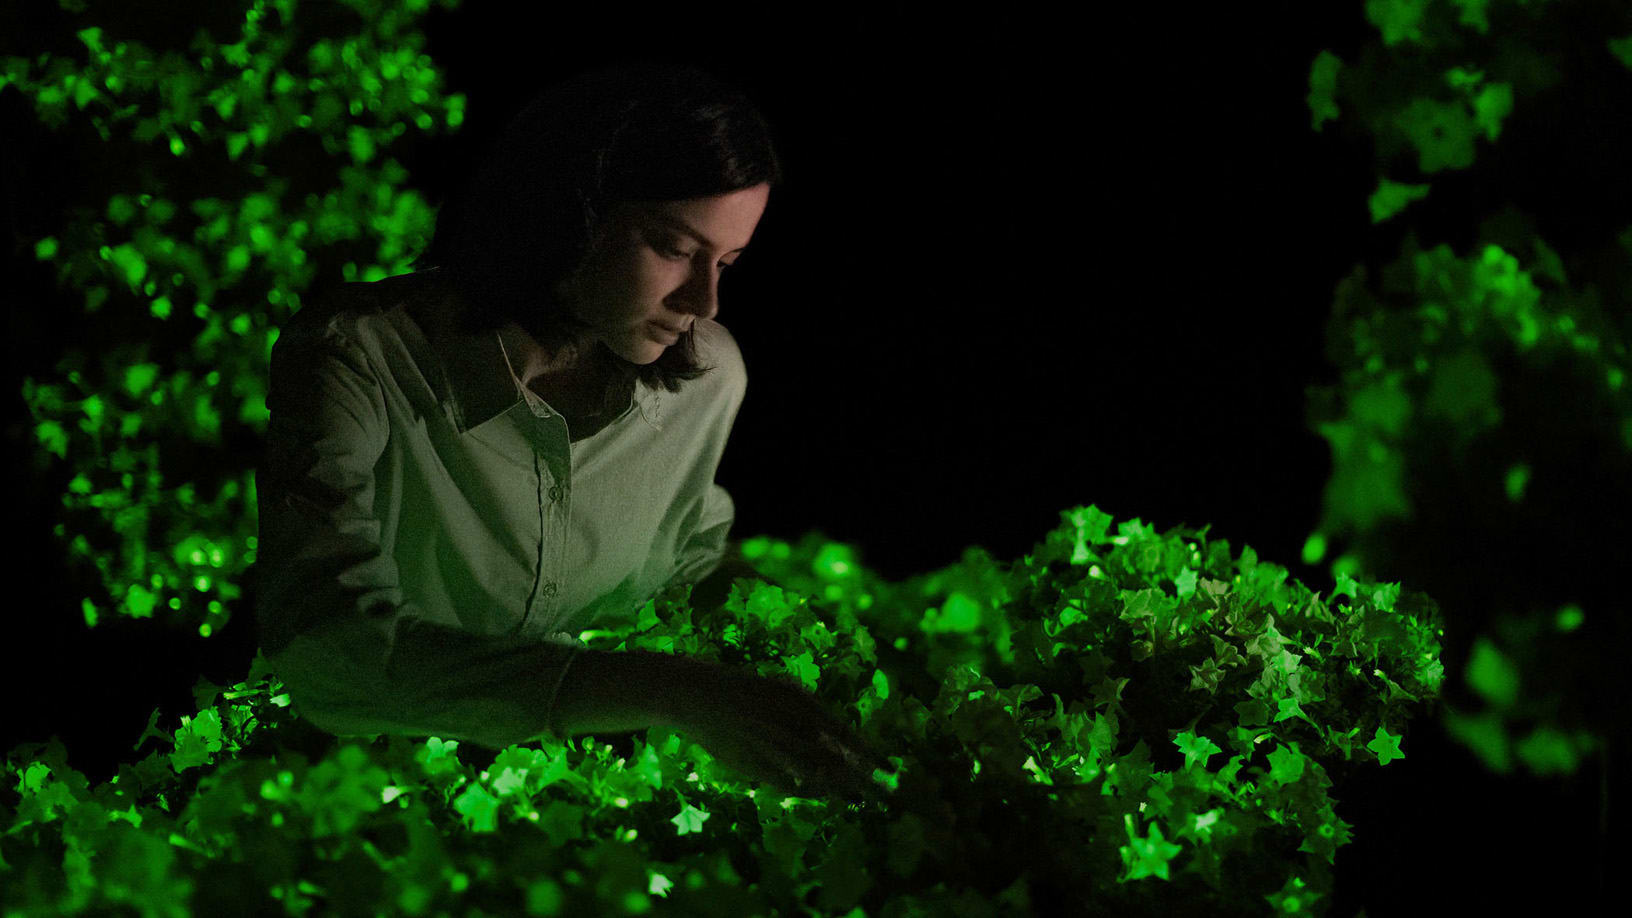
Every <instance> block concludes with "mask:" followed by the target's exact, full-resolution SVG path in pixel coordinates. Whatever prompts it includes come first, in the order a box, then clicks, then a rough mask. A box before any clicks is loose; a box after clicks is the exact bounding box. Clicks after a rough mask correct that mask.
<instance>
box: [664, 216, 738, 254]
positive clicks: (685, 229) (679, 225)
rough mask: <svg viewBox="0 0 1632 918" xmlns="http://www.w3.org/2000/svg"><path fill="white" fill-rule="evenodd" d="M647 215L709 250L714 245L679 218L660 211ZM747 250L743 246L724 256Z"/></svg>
mask: <svg viewBox="0 0 1632 918" xmlns="http://www.w3.org/2000/svg"><path fill="white" fill-rule="evenodd" d="M648 214H649V215H650V216H651V217H652V218H654V219H656V220H657V221H658V222H659V223H663V224H666V225H667V226H668V227H669V228H670V229H674V230H678V231H680V232H682V233H685V234H686V235H687V236H690V237H691V238H693V239H695V240H697V241H698V242H701V243H702V244H703V245H705V246H708V247H709V248H711V249H712V248H713V247H714V243H713V242H712V241H711V240H710V239H709V238H708V237H707V236H704V235H703V234H702V233H699V232H697V230H696V229H694V228H693V227H692V225H691V224H689V223H687V222H686V221H684V220H682V219H680V218H679V217H675V216H671V215H669V214H666V213H664V212H663V211H661V210H653V211H648ZM747 248H748V247H747V246H743V247H742V248H740V249H732V250H731V251H730V252H726V253H725V254H727V255H731V254H734V253H736V252H741V251H743V250H745V249H747Z"/></svg>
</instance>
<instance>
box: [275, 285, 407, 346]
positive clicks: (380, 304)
mask: <svg viewBox="0 0 1632 918" xmlns="http://www.w3.org/2000/svg"><path fill="white" fill-rule="evenodd" d="M413 277H414V275H398V276H396V277H388V278H385V279H384V280H379V281H369V282H361V281H359V282H347V283H340V284H330V285H327V286H322V287H317V288H314V289H313V290H311V291H310V292H309V293H308V294H307V295H306V297H304V298H303V301H302V304H301V306H300V308H299V309H297V310H296V311H295V312H294V313H292V314H291V315H290V316H289V318H287V319H285V320H284V323H283V325H282V326H281V327H280V328H279V332H278V341H279V342H280V343H281V342H283V341H284V340H289V341H290V342H291V343H294V342H302V343H308V344H312V343H318V342H323V341H330V342H337V343H339V344H342V345H345V346H350V347H359V346H363V345H365V344H366V343H367V342H370V341H372V340H374V339H376V338H378V337H379V336H380V334H381V333H384V332H388V331H389V329H390V324H391V323H389V322H388V321H387V313H389V312H390V310H392V309H393V308H396V307H398V306H400V305H402V303H403V302H404V300H405V299H406V294H407V293H408V292H409V290H408V288H409V286H410V279H411V278H413Z"/></svg>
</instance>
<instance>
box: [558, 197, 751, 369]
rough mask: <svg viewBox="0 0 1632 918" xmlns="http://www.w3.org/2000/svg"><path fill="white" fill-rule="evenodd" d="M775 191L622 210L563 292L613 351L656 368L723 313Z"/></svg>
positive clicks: (611, 216) (647, 204)
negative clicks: (723, 285) (724, 290)
mask: <svg viewBox="0 0 1632 918" xmlns="http://www.w3.org/2000/svg"><path fill="white" fill-rule="evenodd" d="M770 192H771V186H770V184H769V183H760V184H758V185H754V186H751V187H749V188H744V189H742V190H740V191H734V192H731V193H729V194H722V195H717V196H714V197H707V198H692V199H690V200H685V201H652V202H638V203H628V202H625V203H622V204H619V205H618V207H617V208H616V209H615V210H614V211H613V212H612V213H610V214H608V215H607V219H606V221H605V223H604V224H603V227H602V229H601V231H600V233H599V238H598V239H597V240H596V244H595V245H594V246H593V247H592V248H591V251H590V254H589V255H588V256H587V258H586V260H585V263H584V265H583V268H582V270H581V271H580V273H579V275H578V276H576V277H574V278H572V279H569V280H568V281H565V282H563V284H562V291H563V292H564V293H566V295H567V296H568V298H569V299H570V300H571V301H572V302H573V308H574V311H575V312H576V313H577V315H578V316H579V318H581V319H583V320H584V321H586V322H589V323H591V324H593V325H594V326H595V327H596V329H597V337H598V338H599V340H601V341H603V342H605V344H606V346H607V348H608V349H609V350H611V351H612V352H613V353H615V354H617V355H618V356H620V357H622V358H623V359H625V360H627V361H629V362H630V363H635V364H648V363H651V362H652V361H654V360H656V359H657V358H658V357H660V356H662V354H663V349H664V348H666V347H669V346H671V345H672V344H674V343H675V340H676V338H677V335H678V334H679V333H680V332H684V331H687V330H689V329H690V328H691V326H692V323H693V322H695V321H696V320H697V319H698V318H699V317H704V318H709V319H712V318H714V315H715V313H717V312H719V282H720V273H721V271H722V270H723V269H724V268H725V267H726V266H728V265H730V264H732V263H733V262H735V261H736V260H737V257H738V256H739V255H741V254H742V251H743V249H745V248H747V247H748V242H749V240H751V239H752V238H753V235H754V229H755V227H757V226H758V225H759V220H760V217H762V216H763V215H764V213H765V205H766V202H767V201H768V200H769V197H770ZM668 329H674V330H676V331H669V330H668Z"/></svg>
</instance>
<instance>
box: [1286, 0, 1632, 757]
mask: <svg viewBox="0 0 1632 918" xmlns="http://www.w3.org/2000/svg"><path fill="white" fill-rule="evenodd" d="M1605 7H1606V8H1608V9H1617V8H1618V7H1617V6H1616V5H1615V4H1606V5H1605ZM1364 11H1365V16H1366V19H1367V21H1368V22H1369V23H1371V24H1372V25H1373V26H1374V27H1375V28H1376V30H1377V35H1378V37H1377V39H1375V40H1373V41H1372V42H1371V43H1370V44H1368V45H1366V46H1365V47H1364V48H1362V50H1361V52H1360V54H1359V56H1358V59H1357V60H1355V61H1353V62H1350V61H1345V60H1343V59H1341V58H1339V57H1338V56H1337V55H1335V54H1333V53H1332V52H1330V51H1322V52H1321V53H1320V54H1319V55H1318V56H1317V57H1316V58H1315V60H1314V61H1313V63H1312V65H1311V68H1310V73H1309V94H1308V97H1307V102H1308V107H1309V110H1310V114H1311V127H1312V128H1313V129H1314V130H1316V131H1321V130H1323V129H1324V125H1325V124H1326V123H1327V122H1333V123H1335V124H1336V125H1337V126H1339V127H1342V128H1345V129H1348V130H1350V131H1352V132H1354V133H1363V134H1364V135H1365V136H1366V137H1367V138H1369V140H1370V141H1371V146H1372V147H1373V149H1374V151H1375V154H1376V158H1377V160H1378V171H1379V173H1380V175H1379V180H1378V185H1377V188H1376V191H1375V192H1374V193H1373V194H1372V195H1371V198H1370V201H1369V207H1370V217H1371V222H1372V224H1373V225H1377V224H1381V223H1383V222H1385V221H1388V220H1393V219H1396V218H1399V217H1401V216H1402V215H1405V216H1407V217H1409V216H1411V215H1412V212H1411V211H1410V210H1409V208H1410V207H1411V205H1413V204H1414V203H1419V202H1423V201H1425V200H1426V199H1427V198H1428V197H1429V194H1430V188H1431V186H1430V184H1428V183H1426V182H1413V181H1410V180H1396V179H1394V178H1390V177H1389V174H1390V173H1393V174H1395V175H1398V174H1399V173H1400V172H1401V171H1408V170H1411V169H1414V170H1415V172H1416V173H1417V175H1418V176H1421V177H1426V176H1432V175H1435V174H1438V173H1443V172H1447V171H1457V170H1466V169H1470V168H1472V167H1473V165H1474V160H1475V155H1476V150H1477V149H1478V148H1479V146H1480V141H1483V142H1484V143H1485V144H1495V143H1496V142H1498V140H1500V138H1501V136H1502V129H1503V125H1504V123H1505V122H1506V121H1507V120H1508V119H1509V118H1510V116H1531V117H1534V116H1535V114H1536V111H1535V110H1536V109H1538V108H1540V107H1541V106H1543V105H1550V104H1556V103H1553V102H1551V101H1549V92H1550V91H1556V90H1558V89H1559V88H1560V87H1564V88H1566V89H1576V90H1579V91H1583V92H1589V91H1596V89H1597V88H1596V87H1592V88H1588V87H1584V86H1576V87H1572V86H1568V85H1566V80H1568V79H1569V78H1570V77H1571V76H1574V77H1576V79H1578V80H1584V79H1585V78H1583V77H1581V76H1580V74H1581V73H1582V72H1583V71H1584V72H1587V73H1593V74H1597V73H1609V74H1621V73H1622V72H1623V71H1629V72H1632V33H1629V34H1626V35H1622V36H1614V35H1608V36H1598V35H1593V36H1591V39H1592V41H1591V42H1589V43H1587V44H1586V45H1585V46H1584V51H1585V52H1587V53H1589V54H1590V53H1591V52H1593V51H1595V50H1598V49H1601V50H1602V52H1603V59H1602V60H1601V61H1592V60H1581V59H1574V60H1572V59H1571V58H1569V57H1568V55H1570V54H1571V53H1579V52H1581V51H1582V50H1583V46H1582V45H1581V44H1580V43H1579V42H1573V41H1566V40H1564V39H1565V37H1566V36H1567V34H1568V32H1569V29H1570V28H1571V26H1570V24H1569V23H1571V22H1578V21H1579V20H1567V19H1566V17H1565V16H1563V15H1562V13H1563V12H1564V10H1563V9H1562V7H1561V5H1560V4H1556V3H1553V2H1551V0H1388V2H1383V0H1375V2H1367V3H1366V4H1365V7H1364ZM1608 18H1609V17H1606V20H1607V19H1608ZM1622 21H1624V17H1623V19H1622ZM1616 62H1618V65H1619V66H1617V63H1616ZM1345 113H1347V114H1348V116H1349V117H1348V118H1347V119H1345V117H1344V116H1345ZM1531 222H1532V221H1531V220H1530V219H1529V218H1528V217H1527V216H1525V215H1524V214H1522V213H1518V212H1517V211H1515V210H1513V209H1512V208H1508V209H1507V210H1506V211H1505V212H1503V213H1500V214H1497V215H1495V216H1492V217H1490V218H1488V219H1487V220H1485V222H1484V224H1483V225H1482V226H1481V227H1480V229H1479V233H1478V236H1479V238H1478V241H1476V242H1475V244H1474V245H1473V247H1472V249H1471V251H1469V252H1468V253H1467V254H1466V255H1465V256H1459V255H1458V254H1456V253H1455V252H1454V251H1453V250H1452V248H1451V247H1450V246H1448V245H1445V244H1439V245H1435V246H1432V247H1428V248H1426V249H1425V248H1424V247H1422V246H1421V245H1419V243H1418V241H1417V235H1416V233H1415V232H1414V231H1412V232H1408V233H1407V234H1406V235H1405V238H1404V243H1403V247H1402V251H1401V253H1400V255H1399V256H1398V258H1397V259H1396V260H1395V261H1394V262H1393V263H1392V264H1389V265H1387V266H1386V267H1385V268H1384V269H1383V271H1382V290H1381V292H1374V291H1373V290H1372V289H1371V288H1370V286H1369V285H1368V274H1367V271H1366V270H1365V268H1364V267H1363V266H1357V267H1356V268H1355V269H1354V271H1353V272H1351V274H1350V275H1349V276H1348V277H1347V278H1345V279H1344V280H1343V281H1342V282H1341V283H1340V284H1339V285H1338V288H1337V291H1336V298H1335V304H1334V308H1333V310H1332V314H1331V318H1330V321H1329V324H1328V327H1327V345H1326V354H1327V358H1328V360H1329V361H1330V362H1331V364H1332V365H1333V366H1334V367H1336V368H1337V370H1338V371H1339V373H1340V374H1341V378H1340V381H1339V383H1338V384H1337V385H1336V386H1330V387H1312V388H1311V389H1310V390H1309V392H1308V423H1309V425H1310V427H1311V429H1313V430H1315V431H1316V432H1318V433H1319V434H1320V436H1321V437H1323V438H1324V439H1325V440H1326V441H1327V443H1328V444H1329V445H1330V448H1331V455H1332V476H1331V479H1330V480H1329V481H1328V483H1327V485H1326V488H1325V493H1324V496H1323V510H1322V516H1321V520H1320V522H1319V524H1318V526H1317V528H1316V531H1315V532H1314V533H1313V534H1312V535H1311V536H1310V537H1309V539H1308V541H1307V543H1306V545H1305V549H1304V557H1303V560H1304V562H1305V563H1308V564H1317V563H1319V562H1321V561H1322V560H1323V559H1325V558H1326V557H1327V556H1328V554H1329V552H1330V551H1331V549H1332V548H1333V547H1339V552H1338V556H1337V557H1336V558H1335V559H1333V561H1332V563H1331V570H1332V572H1333V574H1334V576H1340V575H1342V574H1344V573H1354V572H1356V571H1358V570H1361V569H1364V570H1367V571H1396V570H1399V569H1400V568H1401V567H1402V566H1405V563H1406V562H1407V561H1409V559H1411V558H1414V557H1421V556H1425V555H1429V554H1431V553H1433V552H1436V551H1445V550H1446V549H1447V546H1442V545H1435V544H1429V540H1431V539H1432V538H1433V536H1432V535H1428V534H1426V533H1423V534H1419V533H1418V532H1416V531H1414V530H1413V529H1412V525H1411V524H1412V523H1413V521H1415V520H1417V519H1420V518H1423V517H1426V518H1429V519H1446V518H1470V517H1473V516H1475V515H1478V516H1479V518H1481V519H1487V520H1490V521H1491V522H1492V523H1493V528H1494V523H1495V521H1497V520H1505V519H1507V518H1509V515H1512V514H1517V513H1520V512H1526V513H1529V514H1531V516H1529V517H1526V518H1534V517H1535V515H1536V514H1537V511H1536V510H1535V509H1533V508H1526V507H1522V506H1521V505H1522V504H1524V502H1525V501H1526V500H1527V499H1533V498H1529V495H1528V491H1529V487H1528V486H1529V485H1530V483H1531V482H1532V481H1536V480H1541V481H1548V482H1560V481H1576V482H1577V483H1578V485H1577V486H1578V487H1582V488H1592V487H1597V486H1598V485H1597V484H1595V483H1593V482H1590V481H1583V480H1581V476H1579V474H1578V473H1577V472H1576V470H1575V469H1574V468H1566V467H1560V466H1559V465H1557V463H1556V460H1555V461H1554V462H1555V464H1553V465H1538V463H1537V460H1536V458H1535V457H1534V455H1533V452H1534V444H1533V443H1527V442H1526V437H1525V436H1524V435H1523V434H1522V433H1516V432H1514V431H1512V430H1510V429H1509V412H1508V411H1507V410H1504V405H1503V404H1502V395H1503V393H1504V392H1512V391H1522V390H1527V389H1529V390H1533V389H1534V388H1535V386H1536V385H1537V382H1536V380H1537V378H1538V377H1539V376H1540V375H1542V374H1544V373H1552V372H1553V371H1554V369H1555V368H1559V367H1565V368H1568V372H1567V375H1568V378H1570V379H1571V380H1572V381H1573V383H1572V385H1573V386H1574V387H1575V388H1574V390H1573V391H1561V392H1558V393H1557V394H1556V398H1557V401H1558V402H1559V403H1560V404H1568V405H1571V406H1577V409H1576V410H1574V411H1573V412H1572V415H1573V416H1576V417H1579V418H1581V419H1582V420H1583V422H1584V423H1588V424H1597V425H1600V427H1601V429H1599V430H1596V431H1584V433H1590V434H1593V435H1595V436H1596V439H1597V442H1599V443H1601V444H1602V446H1603V448H1604V449H1606V450H1615V451H1618V452H1620V453H1621V454H1622V455H1623V457H1632V390H1629V389H1628V387H1627V385H1626V378H1627V369H1628V366H1629V365H1632V355H1629V354H1628V347H1627V345H1628V340H1629V338H1632V325H1629V324H1628V322H1627V320H1626V316H1627V315H1629V314H1632V300H1628V299H1627V291H1628V290H1629V289H1632V225H1629V226H1627V227H1626V228H1624V229H1622V230H1621V231H1620V232H1619V233H1618V235H1616V237H1615V238H1614V239H1606V240H1602V242H1603V243H1604V245H1605V251H1604V252H1602V253H1599V255H1598V257H1596V258H1591V259H1589V258H1584V257H1580V256H1581V255H1582V253H1574V252H1566V253H1564V254H1563V255H1562V256H1561V255H1560V254H1559V253H1558V252H1556V251H1555V250H1554V249H1553V248H1552V247H1550V246H1549V245H1548V244H1547V242H1546V241H1544V240H1543V239H1542V238H1541V236H1540V235H1539V234H1538V233H1536V232H1535V231H1534V230H1533V229H1532V228H1531ZM1567 262H1568V263H1569V264H1571V265H1576V264H1580V265H1581V266H1582V267H1581V268H1580V269H1576V272H1575V273H1576V274H1577V276H1576V277H1575V278H1573V279H1572V278H1571V277H1569V276H1568V274H1567V273H1566V267H1565V266H1566V263H1567ZM1594 267H1596V268H1597V270H1598V271H1599V272H1600V273H1599V274H1598V275H1597V276H1596V277H1593V276H1591V275H1590V274H1589V273H1588V272H1589V271H1590V270H1592V269H1593V268H1594ZM1572 285H1573V286H1572ZM1471 457H1479V459H1480V464H1481V467H1484V466H1485V465H1488V464H1489V463H1490V462H1491V461H1492V459H1491V457H1495V462H1496V464H1497V465H1498V466H1500V467H1501V468H1502V471H1501V472H1500V473H1499V474H1498V475H1496V476H1493V477H1490V476H1482V477H1479V478H1477V479H1474V480H1473V481H1472V482H1471V486H1473V487H1478V488H1481V489H1482V492H1481V493H1480V494H1478V495H1475V496H1474V497H1473V498H1472V499H1471V500H1470V498H1469V497H1468V495H1466V494H1465V493H1454V492H1453V491H1452V490H1451V489H1448V488H1440V489H1432V488H1426V487H1420V486H1418V487H1412V486H1411V485H1412V483H1420V482H1422V481H1424V480H1427V479H1429V478H1430V473H1431V472H1432V471H1433V470H1436V469H1440V468H1445V467H1451V468H1458V469H1464V468H1468V467H1470V466H1471V465H1472V463H1471V462H1470V461H1469V460H1470V458H1471ZM1570 461H1572V462H1573V461H1574V460H1573V459H1572V460H1570ZM1620 467H1621V468H1623V469H1625V470H1626V471H1628V472H1632V463H1629V462H1627V461H1625V459H1624V458H1623V460H1622V463H1621V466H1620ZM1470 504H1471V506H1470ZM1545 512H1548V511H1542V513H1545ZM1553 512H1556V511H1553ZM1512 518H1517V517H1516V516H1513V517H1512ZM1523 551H1524V553H1525V555H1526V557H1527V559H1528V560H1529V562H1530V563H1531V564H1532V565H1533V566H1534V568H1535V569H1536V570H1538V571H1549V570H1563V569H1566V568H1567V566H1568V565H1567V563H1566V562H1567V561H1568V559H1567V558H1562V557H1549V555H1548V552H1549V551H1553V552H1556V551H1558V547H1557V546H1556V545H1550V544H1548V540H1547V539H1545V538H1541V539H1538V540H1536V541H1535V542H1534V543H1532V544H1529V545H1526V546H1524V548H1523ZM1478 560H1479V559H1477V558H1474V559H1470V561H1471V562H1472V563H1474V564H1477V563H1478ZM1489 563H1499V562H1495V561H1491V562H1489ZM1440 567H1441V569H1444V568H1446V567H1449V565H1441V566H1440ZM1445 576H1447V577H1449V576H1456V575H1455V574H1450V573H1446V574H1445ZM1418 586H1419V588H1422V589H1426V590H1430V591H1434V592H1436V595H1438V594H1439V593H1441V592H1449V583H1448V582H1442V583H1436V582H1423V583H1419V584H1418ZM1558 586H1559V589H1560V594H1559V595H1557V596H1554V597H1548V600H1550V601H1544V602H1543V603H1542V607H1540V608H1534V607H1529V608H1527V607H1522V606H1515V607H1512V608H1507V609H1503V610H1501V616H1502V622H1503V624H1502V625H1501V627H1500V628H1499V629H1498V630H1499V631H1500V632H1501V633H1500V634H1498V635H1488V634H1484V633H1481V634H1479V635H1477V637H1475V639H1474V640H1473V642H1472V645H1473V647H1474V651H1473V656H1472V657H1471V658H1470V659H1469V660H1468V662H1467V669H1466V671H1465V672H1464V674H1463V675H1464V679H1465V681H1466V682H1467V684H1468V685H1469V686H1470V687H1472V688H1473V689H1474V691H1475V692H1476V693H1477V695H1478V696H1479V697H1480V698H1481V699H1483V701H1484V703H1485V705H1486V707H1485V708H1484V709H1483V710H1481V711H1477V712H1471V713H1468V712H1460V711H1457V710H1455V709H1453V708H1450V707H1449V706H1447V708H1446V711H1445V718H1446V726H1447V728H1448V729H1449V730H1450V732H1451V733H1452V734H1453V735H1455V736H1456V737H1458V738H1460V739H1461V740H1462V741H1463V742H1464V743H1465V744H1466V745H1467V746H1468V747H1469V748H1470V749H1471V750H1472V751H1473V752H1474V753H1476V754H1477V755H1478V756H1479V757H1480V758H1481V760H1483V761H1484V762H1485V763H1486V764H1487V765H1488V766H1489V767H1490V768H1491V769H1492V770H1493V771H1497V772H1502V773H1507V772H1510V771H1512V769H1513V767H1514V762H1515V761H1518V762H1522V763H1523V764H1524V766H1525V767H1526V768H1527V769H1528V770H1529V771H1530V772H1531V773H1533V774H1536V775H1554V774H1569V773H1572V772H1574V771H1575V770H1576V768H1577V766H1578V764H1579V763H1580V761H1581V760H1582V758H1583V757H1584V756H1585V755H1586V754H1587V753H1589V752H1592V751H1593V750H1596V749H1600V748H1602V742H1603V739H1604V737H1605V736H1606V735H1607V734H1608V733H1609V732H1610V731H1614V730H1617V729H1620V725H1619V724H1616V723H1613V722H1611V721H1612V720H1613V718H1608V719H1606V718H1605V717H1604V716H1603V714H1601V713H1600V714H1597V715H1593V714H1590V713H1588V712H1589V710H1593V709H1596V710H1599V711H1602V710H1603V706H1602V705H1594V704H1592V703H1590V702H1589V701H1588V699H1586V698H1583V697H1568V692H1567V691H1566V689H1565V688H1564V687H1561V686H1560V685H1558V684H1557V680H1556V679H1553V678H1549V677H1548V674H1549V673H1558V672H1568V671H1570V670H1571V669H1572V668H1574V667H1573V666H1572V663H1571V661H1577V660H1581V659H1587V658H1590V655H1589V654H1587V653H1585V652H1584V651H1585V650H1587V646H1588V645H1587V643H1586V642H1587V640H1588V639H1587V638H1585V637H1584V636H1583V635H1581V634H1578V633H1575V632H1577V630H1578V629H1579V628H1580V626H1581V625H1582V623H1583V621H1584V620H1585V617H1586V614H1587V610H1585V609H1584V608H1583V607H1582V606H1581V605H1580V604H1579V603H1577V602H1576V601H1575V597H1573V596H1570V595H1566V594H1565V592H1564V591H1565V590H1567V589H1568V588H1569V586H1568V584H1564V583H1560V584H1559V585H1558ZM1597 611H1598V614H1601V615H1604V616H1612V615H1616V614H1621V613H1620V610H1618V609H1601V610H1597ZM1448 612H1449V613H1450V617H1451V618H1452V619H1453V620H1457V619H1462V620H1472V619H1473V618H1474V617H1475V616H1476V615H1479V614H1483V612H1484V610H1448ZM1541 637H1545V638H1546V640H1538V638H1541ZM1521 684H1522V685H1523V686H1524V688H1525V693H1526V696H1527V697H1525V698H1520V697H1519V695H1518V687H1519V686H1520V685H1521ZM1575 691H1576V694H1577V695H1580V694H1584V693H1583V692H1582V691H1581V690H1579V689H1576V690H1575Z"/></svg>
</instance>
